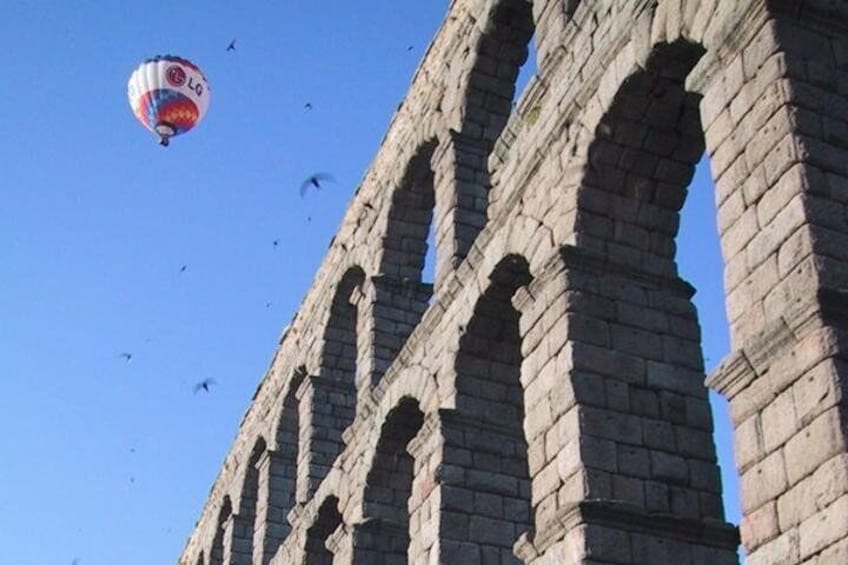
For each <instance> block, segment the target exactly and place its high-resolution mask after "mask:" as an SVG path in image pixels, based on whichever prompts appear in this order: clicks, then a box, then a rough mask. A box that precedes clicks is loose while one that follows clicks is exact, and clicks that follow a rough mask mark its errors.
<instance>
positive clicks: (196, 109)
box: [127, 55, 211, 145]
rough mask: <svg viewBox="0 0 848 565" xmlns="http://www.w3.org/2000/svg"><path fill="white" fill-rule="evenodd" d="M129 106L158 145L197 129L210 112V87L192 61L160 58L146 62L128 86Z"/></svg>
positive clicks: (135, 72) (136, 71)
mask: <svg viewBox="0 0 848 565" xmlns="http://www.w3.org/2000/svg"><path fill="white" fill-rule="evenodd" d="M127 94H128V96H129V100H130V106H131V107H132V110H133V113H135V116H136V118H138V120H139V121H140V122H141V123H142V124H144V127H146V128H147V129H149V130H150V131H152V132H153V133H155V134H156V135H158V136H159V143H160V144H162V145H168V140H169V139H170V138H171V137H173V136H175V135H180V134H181V133H185V132H187V131H188V130H190V129H191V128H193V127H194V126H196V125H197V124H198V123H199V122H200V120H201V119H203V115H204V114H206V109H207V108H209V98H210V94H211V93H210V91H209V83H208V82H206V77H204V76H203V72H201V70H200V69H199V68H198V67H197V66H196V65H195V64H193V63H192V62H191V61H188V60H187V59H183V58H182V57H175V56H173V55H160V56H157V57H153V58H152V59H148V60H146V61H144V62H143V63H142V64H141V65H139V67H138V68H137V69H136V70H135V71H134V72H133V74H132V76H130V81H129V84H128V85H127Z"/></svg>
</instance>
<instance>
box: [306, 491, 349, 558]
mask: <svg viewBox="0 0 848 565" xmlns="http://www.w3.org/2000/svg"><path fill="white" fill-rule="evenodd" d="M341 523H342V516H341V514H340V513H339V499H338V498H336V497H335V496H330V497H328V498H327V499H326V500H325V501H324V503H323V504H321V508H320V509H319V510H318V517H317V518H316V520H315V523H314V524H312V526H311V527H310V528H309V530H307V532H306V565H333V552H332V551H330V550H329V549H328V548H327V539H328V538H329V537H330V535H331V534H332V533H333V532H335V531H336V529H337V528H338V527H339V526H340V525H341Z"/></svg>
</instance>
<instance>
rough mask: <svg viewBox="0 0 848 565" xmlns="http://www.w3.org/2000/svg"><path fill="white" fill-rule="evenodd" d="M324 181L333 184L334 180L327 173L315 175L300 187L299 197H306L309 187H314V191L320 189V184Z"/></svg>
mask: <svg viewBox="0 0 848 565" xmlns="http://www.w3.org/2000/svg"><path fill="white" fill-rule="evenodd" d="M325 181H330V182H333V181H335V179H334V178H333V177H332V175H330V174H328V173H315V174H314V175H312V176H311V177H309V178H308V179H306V180H305V181H303V184H301V185H300V196H301V198H303V197H304V196H305V195H306V191H307V190H309V187H314V188H315V189H316V190H320V189H321V183H322V182H325Z"/></svg>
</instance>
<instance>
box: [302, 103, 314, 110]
mask: <svg viewBox="0 0 848 565" xmlns="http://www.w3.org/2000/svg"><path fill="white" fill-rule="evenodd" d="M303 109H304V110H311V109H312V103H311V102H307V103H306V104H304V105H303Z"/></svg>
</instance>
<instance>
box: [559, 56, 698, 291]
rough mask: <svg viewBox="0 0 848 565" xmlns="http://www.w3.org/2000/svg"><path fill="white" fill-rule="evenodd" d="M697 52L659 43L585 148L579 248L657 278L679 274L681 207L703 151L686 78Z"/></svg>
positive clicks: (617, 96) (695, 96) (618, 95)
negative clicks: (677, 243) (677, 241)
mask: <svg viewBox="0 0 848 565" xmlns="http://www.w3.org/2000/svg"><path fill="white" fill-rule="evenodd" d="M703 53H704V49H703V48H702V47H701V46H700V45H698V44H694V43H689V42H687V41H684V40H678V41H675V42H674V43H671V44H662V45H659V46H657V47H656V48H655V49H654V50H653V51H652V53H651V54H650V55H649V57H648V59H647V62H646V65H645V68H644V69H640V70H637V71H636V72H634V73H632V74H631V75H630V76H628V77H627V78H626V79H624V81H623V83H622V84H621V85H620V87H619V89H618V92H617V93H616V94H615V96H614V97H613V99H612V101H611V103H610V107H609V108H608V109H607V111H606V113H605V114H604V115H603V117H602V118H601V119H600V121H599V123H598V124H597V125H596V127H595V139H594V141H593V142H592V143H591V144H590V146H589V148H588V156H587V159H588V162H587V165H586V168H585V171H584V177H583V183H582V186H581V187H580V189H579V192H578V195H577V196H578V200H577V206H578V213H577V218H576V220H575V244H576V245H577V246H578V247H582V248H587V249H593V250H596V251H599V252H603V253H605V254H606V255H607V256H608V257H609V258H610V259H611V260H612V261H614V262H615V261H617V262H622V263H625V264H628V265H630V266H633V267H639V268H640V269H645V270H647V271H649V272H651V273H654V274H656V275H660V276H675V275H676V274H677V269H676V266H675V263H674V257H675V252H676V246H675V243H674V237H675V235H676V234H677V230H678V226H679V211H680V209H681V208H682V207H683V203H684V201H685V198H686V191H687V187H688V185H689V182H690V181H691V179H692V174H693V173H694V170H695V165H696V164H697V162H698V160H699V159H700V157H701V156H702V155H703V153H704V134H703V130H702V127H701V121H700V112H699V109H698V104H699V102H700V95H698V94H696V93H693V92H689V91H687V90H686V88H685V84H684V83H685V80H686V76H687V75H688V74H689V71H691V70H692V68H693V67H694V65H695V63H697V61H698V60H699V59H700V57H701V56H702V55H703Z"/></svg>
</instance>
